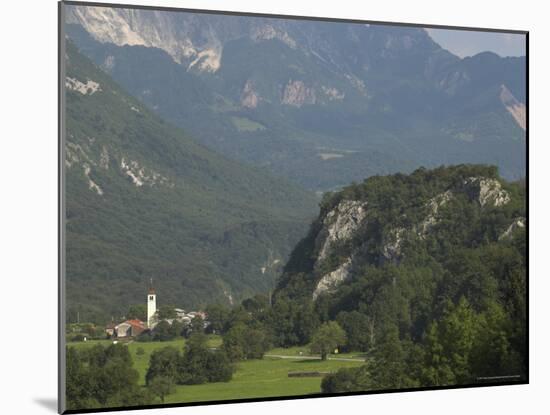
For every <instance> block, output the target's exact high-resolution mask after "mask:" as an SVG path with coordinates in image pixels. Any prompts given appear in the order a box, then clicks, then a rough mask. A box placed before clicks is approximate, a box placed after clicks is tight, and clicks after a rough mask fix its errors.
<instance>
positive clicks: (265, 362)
mask: <svg viewBox="0 0 550 415" xmlns="http://www.w3.org/2000/svg"><path fill="white" fill-rule="evenodd" d="M208 342H209V345H210V347H218V346H219V345H220V344H221V339H220V338H219V337H218V336H209V340H208ZM110 343H111V341H110V340H95V341H88V342H80V343H70V345H71V346H74V347H78V348H84V347H91V346H93V345H96V344H103V345H108V344H110ZM184 344H185V340H184V339H183V338H180V339H177V340H173V341H168V342H150V343H138V342H131V343H129V344H128V348H129V350H130V353H131V354H132V358H133V359H134V367H135V368H136V369H137V370H138V371H139V373H140V378H141V381H140V383H141V384H142V385H144V384H145V373H146V372H147V366H148V364H149V357H150V355H151V352H152V351H153V350H155V349H157V348H162V347H166V346H174V347H177V348H183V346H184ZM140 347H141V348H143V351H144V353H143V354H142V355H138V354H137V350H138V348H140ZM300 352H301V353H302V355H303V356H304V357H305V356H310V353H309V350H308V348H307V347H292V348H288V349H282V348H276V349H272V350H270V351H269V352H267V354H268V355H281V356H289V357H293V358H289V359H284V358H274V357H264V359H261V360H249V361H243V362H239V363H238V364H237V370H236V372H235V374H234V375H233V379H232V380H231V381H230V382H219V383H207V384H203V385H178V386H177V387H176V389H175V392H174V393H173V394H171V395H169V396H167V397H166V402H167V403H178V402H198V401H211V400H231V399H245V398H261V397H272V396H292V395H306V394H311V393H319V392H321V378H320V377H288V373H289V372H296V371H304V372H310V371H312V372H313V371H319V372H334V371H336V370H338V369H339V368H342V367H355V366H360V365H362V364H363V363H362V362H361V361H351V360H350V361H342V360H327V361H324V362H323V361H321V360H320V359H319V360H312V359H305V358H304V359H300V358H299V357H300ZM331 357H339V358H355V359H357V358H362V357H363V356H361V355H359V354H357V353H355V354H354V353H350V354H338V355H331Z"/></svg>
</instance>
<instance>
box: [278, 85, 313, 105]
mask: <svg viewBox="0 0 550 415" xmlns="http://www.w3.org/2000/svg"><path fill="white" fill-rule="evenodd" d="M316 102H317V93H316V92H315V89H313V88H311V87H308V86H306V84H305V83H304V82H303V81H293V80H292V79H290V80H289V81H288V83H287V84H286V86H285V88H284V90H283V96H282V98H281V103H282V104H286V105H292V106H295V107H301V106H302V105H306V104H315V103H316Z"/></svg>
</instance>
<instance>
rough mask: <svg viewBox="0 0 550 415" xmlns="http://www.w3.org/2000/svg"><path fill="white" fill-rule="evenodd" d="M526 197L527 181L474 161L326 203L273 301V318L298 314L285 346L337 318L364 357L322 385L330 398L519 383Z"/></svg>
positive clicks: (374, 182)
mask: <svg viewBox="0 0 550 415" xmlns="http://www.w3.org/2000/svg"><path fill="white" fill-rule="evenodd" d="M525 201H526V199H525V187H524V185H523V184H522V183H508V182H506V181H504V180H502V179H501V178H500V177H499V176H498V174H497V170H496V168H494V167H488V166H473V165H461V166H454V167H447V168H443V167H442V168H438V169H434V170H426V169H419V170H416V171H415V172H414V173H412V174H411V175H402V174H397V175H392V176H386V177H371V178H369V179H367V180H365V181H364V182H363V183H361V184H354V185H351V186H348V187H346V188H345V189H344V190H342V191H341V192H338V193H335V194H328V195H326V197H325V198H324V200H323V202H322V204H321V213H320V215H319V217H318V219H317V220H316V221H315V222H314V224H313V225H312V227H311V229H310V232H309V234H308V236H307V237H306V238H305V239H304V240H302V241H301V242H300V243H299V244H298V246H297V247H296V249H295V250H294V251H293V253H292V255H291V258H290V260H289V262H288V263H287V265H286V267H285V270H284V274H283V276H282V277H281V279H280V281H279V285H278V289H277V291H276V293H275V298H274V305H273V308H274V309H278V310H279V311H278V312H277V313H276V314H278V315H281V314H282V315H285V310H294V311H293V312H288V311H287V312H286V315H288V316H289V317H288V318H287V319H286V320H285V321H286V329H285V330H283V329H280V330H278V331H277V328H276V333H278V339H279V342H280V344H285V345H290V344H299V343H306V342H309V341H310V340H311V334H312V333H313V332H314V330H315V327H316V326H317V325H318V324H319V323H321V322H323V321H332V320H334V321H336V322H338V323H339V325H340V326H341V327H342V328H343V329H344V330H345V332H346V335H347V341H346V342H345V345H342V346H343V347H344V348H347V349H349V350H361V351H365V352H367V353H368V354H369V356H370V358H369V359H367V362H368V363H367V364H366V365H365V366H364V367H363V368H361V369H350V370H344V371H341V372H339V373H338V374H337V375H334V376H329V377H327V378H326V379H325V381H324V382H323V390H324V391H325V392H338V391H350V390H369V389H381V388H382V389H387V388H403V387H416V386H434V385H435V386H441V385H452V384H468V383H479V382H483V381H484V380H483V379H486V378H487V377H493V376H497V377H499V376H503V377H504V378H497V379H500V380H502V379H504V380H511V381H514V380H521V379H524V378H525V376H526V370H527V360H526V359H527V350H526V329H527V321H526V312H527V309H526V285H527V280H526V279H527V274H526V264H527V258H526V226H527V223H526V206H525V203H526V202H525ZM304 316H305V317H304ZM282 325H283V323H281V325H280V326H282Z"/></svg>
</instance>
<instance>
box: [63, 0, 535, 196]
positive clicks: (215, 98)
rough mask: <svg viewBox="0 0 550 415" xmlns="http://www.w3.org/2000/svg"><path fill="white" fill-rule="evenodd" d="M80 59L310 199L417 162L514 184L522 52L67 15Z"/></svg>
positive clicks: (407, 30) (357, 31)
mask: <svg viewBox="0 0 550 415" xmlns="http://www.w3.org/2000/svg"><path fill="white" fill-rule="evenodd" d="M66 22H67V25H66V32H67V34H68V36H69V37H70V38H71V39H72V41H73V42H74V43H75V44H76V45H77V47H78V48H79V49H80V51H81V52H82V53H83V54H85V55H86V56H88V57H89V58H90V59H92V61H94V62H95V63H96V64H97V65H98V66H99V67H100V68H101V69H102V70H103V71H105V72H106V73H107V74H109V75H110V76H112V77H113V79H114V80H116V81H117V82H118V83H119V84H120V85H121V86H122V87H124V88H125V89H126V90H127V91H129V92H130V94H132V95H133V96H135V97H136V98H137V99H138V100H140V101H141V102H142V103H143V104H144V105H146V106H147V107H149V108H150V109H151V110H152V111H154V112H156V113H157V114H159V115H160V116H162V117H163V118H164V119H166V120H168V121H170V122H172V123H174V124H175V125H177V126H179V127H182V128H184V129H185V130H186V131H189V132H190V133H191V134H192V135H193V137H195V139H197V140H198V141H200V142H201V143H202V144H204V145H205V146H207V147H209V148H211V149H213V150H215V151H217V152H220V153H222V154H224V155H225V156H227V157H229V158H232V159H234V160H237V161H241V162H245V163H247V164H252V165H255V166H258V167H260V168H262V169H265V170H267V171H269V172H270V173H271V174H274V175H279V176H283V177H285V178H287V179H289V180H291V181H293V182H295V183H297V184H299V185H301V186H303V187H306V188H307V189H310V190H315V191H319V192H322V191H326V190H332V189H336V188H340V187H342V186H344V185H346V184H348V183H350V182H352V181H361V180H363V179H364V178H365V177H368V176H371V175H375V174H387V173H392V172H397V171H400V172H410V171H412V170H413V169H415V168H417V167H419V166H426V167H430V166H436V165H441V164H457V163H464V162H470V163H489V164H495V165H497V166H498V167H499V169H500V173H501V174H502V176H503V177H505V178H507V179H517V178H521V177H523V176H525V159H526V153H525V148H526V145H525V139H526V137H525V128H526V107H525V102H526V91H525V76H526V74H525V67H526V60H525V57H514V58H503V57H499V56H498V55H496V54H494V53H490V52H485V53H480V54H478V55H475V56H472V57H467V58H463V59H461V58H459V57H457V56H455V55H453V54H452V53H450V52H448V51H447V50H445V49H443V48H441V47H440V46H439V45H438V44H437V43H435V42H434V41H433V40H432V38H431V37H430V36H429V34H428V33H427V32H426V31H425V30H424V29H421V28H416V27H398V26H389V25H380V24H378V25H375V24H359V23H346V22H327V21H311V20H299V19H279V18H266V17H251V16H234V15H215V14H206V13H204V14H201V13H188V12H183V11H182V12H167V11H154V10H140V9H123V8H102V7H91V6H90V7H85V6H68V7H67V18H66Z"/></svg>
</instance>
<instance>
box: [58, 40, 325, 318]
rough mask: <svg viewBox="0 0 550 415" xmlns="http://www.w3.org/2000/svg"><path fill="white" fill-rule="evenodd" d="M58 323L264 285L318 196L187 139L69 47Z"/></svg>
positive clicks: (224, 298) (226, 295) (210, 298)
mask: <svg viewBox="0 0 550 415" xmlns="http://www.w3.org/2000/svg"><path fill="white" fill-rule="evenodd" d="M66 59H67V60H66V63H67V74H66V75H67V77H66V81H65V82H66V90H65V91H66V92H65V93H66V126H67V131H66V142H65V156H66V157H65V166H66V188H65V192H66V193H65V195H66V220H67V227H66V236H67V240H66V254H67V255H66V258H67V279H66V282H67V300H68V308H67V319H68V320H69V321H76V317H77V313H79V316H80V320H81V321H82V320H84V321H95V322H101V321H106V320H110V319H111V316H120V315H122V314H123V313H125V312H126V310H127V309H128V305H129V304H135V303H141V302H143V301H144V299H145V295H146V289H147V286H148V285H147V284H148V282H149V279H150V278H153V279H154V283H155V287H156V288H157V293H158V295H159V302H160V303H161V304H174V305H179V306H182V307H186V308H187V307H199V306H201V305H204V304H206V303H209V302H214V301H216V302H224V303H227V304H229V303H231V302H232V301H238V299H239V298H242V296H246V295H251V294H253V293H255V292H257V291H265V290H267V289H269V288H271V287H272V284H273V281H274V278H275V275H277V274H278V272H279V267H280V266H281V264H282V263H283V262H284V261H285V260H286V256H287V255H288V253H289V252H290V250H291V249H292V246H294V244H295V243H296V241H298V240H299V239H300V238H301V237H302V236H303V235H304V234H305V233H306V232H307V225H308V223H309V222H310V221H311V218H312V217H313V216H314V215H315V212H316V203H317V202H316V199H315V197H314V195H313V194H311V193H309V192H306V191H304V190H302V189H300V188H298V187H296V186H294V185H292V184H290V183H288V182H285V181H284V180H280V179H274V178H272V177H270V176H268V175H267V174H265V173H264V172H262V171H260V170H258V169H256V168H251V167H247V166H244V165H241V164H239V163H236V162H234V161H231V160H228V159H226V158H224V157H223V156H220V155H218V154H217V153H214V152H212V151H211V150H208V149H207V148H205V147H203V146H201V145H199V144H197V143H196V142H195V141H193V140H192V139H191V138H189V136H188V135H187V134H186V133H185V132H183V131H182V130H180V129H178V128H175V127H173V126H171V125H170V124H168V123H166V122H164V121H163V120H162V119H160V118H159V117H158V116H156V115H155V114H153V113H152V112H151V111H149V110H148V109H147V108H146V107H144V106H143V105H142V104H141V103H140V102H139V101H138V100H136V99H135V98H133V97H131V96H130V95H128V94H127V93H126V92H125V91H124V90H123V89H122V88H120V87H119V86H118V85H117V84H116V83H114V82H113V81H112V80H111V79H110V78H109V76H108V75H106V74H105V73H104V72H102V71H101V70H99V69H98V68H97V67H96V66H95V65H94V64H93V63H92V62H90V61H89V60H88V59H87V58H85V57H84V56H82V55H81V54H80V53H79V52H78V51H77V49H76V47H74V46H73V45H72V44H71V43H70V42H69V43H68V45H67V55H66Z"/></svg>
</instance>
